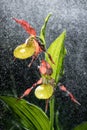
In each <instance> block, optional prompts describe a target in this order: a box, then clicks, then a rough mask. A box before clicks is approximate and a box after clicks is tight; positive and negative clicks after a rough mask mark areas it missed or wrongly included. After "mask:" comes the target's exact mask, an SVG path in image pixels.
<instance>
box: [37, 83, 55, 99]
mask: <svg viewBox="0 0 87 130" xmlns="http://www.w3.org/2000/svg"><path fill="white" fill-rule="evenodd" d="M52 94H53V87H52V86H51V85H50V84H42V85H40V86H38V87H37V88H36V89H35V96H36V97H37V98H39V99H48V98H50V97H51V96H52Z"/></svg>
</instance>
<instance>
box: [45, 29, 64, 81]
mask: <svg viewBox="0 0 87 130" xmlns="http://www.w3.org/2000/svg"><path fill="white" fill-rule="evenodd" d="M65 36H66V31H64V32H63V33H62V34H61V35H60V36H59V37H57V38H56V40H55V41H53V42H52V43H51V45H50V47H49V48H48V50H47V52H48V53H49V54H50V55H51V57H52V59H53V61H54V62H55V64H53V63H52V62H51V61H50V59H49V58H48V56H47V55H46V60H47V61H48V62H49V64H50V65H51V66H52V68H53V74H52V78H53V79H55V81H56V83H57V82H58V80H59V78H60V77H61V76H62V74H63V72H64V68H63V61H64V57H65V55H66V49H65V47H64V40H65Z"/></svg>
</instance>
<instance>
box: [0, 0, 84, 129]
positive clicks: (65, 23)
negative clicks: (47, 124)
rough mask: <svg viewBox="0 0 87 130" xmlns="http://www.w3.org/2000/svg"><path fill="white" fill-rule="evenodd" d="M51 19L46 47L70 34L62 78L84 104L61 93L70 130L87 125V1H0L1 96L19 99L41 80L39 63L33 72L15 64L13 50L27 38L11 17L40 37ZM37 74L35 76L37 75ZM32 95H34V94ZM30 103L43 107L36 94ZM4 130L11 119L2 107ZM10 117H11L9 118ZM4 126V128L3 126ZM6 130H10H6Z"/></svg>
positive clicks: (58, 98)
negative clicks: (48, 18)
mask: <svg viewBox="0 0 87 130" xmlns="http://www.w3.org/2000/svg"><path fill="white" fill-rule="evenodd" d="M49 12H52V14H53V15H52V16H51V18H50V20H49V23H48V25H47V33H46V40H47V47H48V46H49V45H50V43H51V42H52V41H53V40H54V39H55V38H56V37H57V36H58V35H59V34H60V33H61V32H62V31H63V30H64V29H66V31H67V37H66V41H65V46H66V49H67V56H66V58H65V74H64V76H63V78H62V83H64V84H65V85H66V86H67V88H68V89H69V90H70V91H71V92H72V93H73V94H74V95H75V97H76V99H77V100H78V101H79V102H80V103H81V106H78V105H76V104H74V103H73V102H71V100H70V99H69V97H67V96H66V95H65V94H63V93H61V92H60V91H59V90H58V89H57V91H56V93H55V95H56V110H57V109H58V110H59V112H60V116H59V119H60V122H61V124H62V126H63V128H64V130H70V129H71V128H73V127H74V126H76V125H78V124H80V123H81V122H83V121H87V1H86V0H61V1H60V0H53V1H51V0H38V1H37V0H33V1H32V0H0V83H1V87H0V93H1V95H14V96H18V95H21V94H22V93H23V91H24V90H25V89H26V88H27V87H28V86H31V85H32V84H33V83H34V82H35V81H36V80H37V79H38V78H39V74H38V73H37V71H38V70H37V68H36V62H34V64H33V65H32V67H31V69H29V68H28V67H27V64H28V63H29V62H30V59H28V60H23V61H20V60H18V59H17V60H16V61H15V62H13V50H14V48H15V47H16V46H17V45H19V44H20V43H23V42H24V41H25V39H26V38H27V37H28V34H27V33H26V32H25V30H23V29H22V28H21V27H20V26H19V25H18V24H17V23H15V22H14V21H13V20H12V17H15V18H18V19H25V20H26V21H28V22H29V23H30V24H31V25H32V26H33V27H34V28H35V29H36V30H37V34H38V35H39V32H40V29H41V27H42V25H43V22H44V19H45V17H46V16H47V15H48V13H49ZM34 70H36V71H35V73H34ZM32 93H33V92H32ZM27 99H28V100H30V101H31V102H33V103H35V104H36V105H38V104H40V105H42V108H43V106H44V105H43V104H44V103H43V102H42V101H38V100H37V99H36V98H35V97H34V95H33V94H30V96H29V97H27ZM0 111H1V114H0V115H1V117H0V122H1V126H2V127H1V129H2V130H5V129H6V128H5V127H6V126H5V125H6V118H8V119H9V118H10V116H8V114H7V113H6V110H4V108H3V105H2V104H1V110H0ZM6 116H8V117H6ZM4 123H5V125H4ZM6 130H7V129H6Z"/></svg>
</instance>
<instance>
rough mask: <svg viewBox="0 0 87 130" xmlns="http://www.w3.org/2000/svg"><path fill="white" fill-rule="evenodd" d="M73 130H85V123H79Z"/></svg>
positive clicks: (86, 128)
mask: <svg viewBox="0 0 87 130" xmlns="http://www.w3.org/2000/svg"><path fill="white" fill-rule="evenodd" d="M73 130H87V122H84V123H81V124H80V125H78V126H76V127H75V128H74V129H73Z"/></svg>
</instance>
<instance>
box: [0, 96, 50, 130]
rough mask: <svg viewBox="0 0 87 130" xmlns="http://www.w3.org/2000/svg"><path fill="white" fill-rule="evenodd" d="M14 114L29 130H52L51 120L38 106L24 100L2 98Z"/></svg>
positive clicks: (0, 97)
mask: <svg viewBox="0 0 87 130" xmlns="http://www.w3.org/2000/svg"><path fill="white" fill-rule="evenodd" d="M0 99H1V100H2V101H4V102H5V103H6V104H7V105H8V106H9V107H10V108H11V110H13V112H14V113H15V114H16V115H17V117H18V120H19V122H20V123H21V125H22V126H23V127H24V128H25V129H27V130H50V123H49V119H48V117H47V116H46V114H45V113H44V112H43V111H42V110H41V109H40V108H39V107H37V106H35V105H33V104H31V103H29V102H27V101H26V100H24V99H21V100H17V98H14V97H9V96H0Z"/></svg>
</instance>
